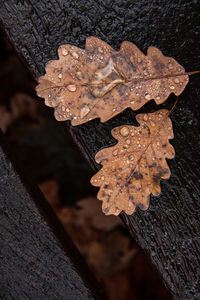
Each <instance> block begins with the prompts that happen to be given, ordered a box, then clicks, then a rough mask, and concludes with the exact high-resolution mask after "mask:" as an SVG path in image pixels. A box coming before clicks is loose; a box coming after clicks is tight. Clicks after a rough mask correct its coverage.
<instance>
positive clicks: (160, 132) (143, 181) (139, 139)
mask: <svg viewBox="0 0 200 300" xmlns="http://www.w3.org/2000/svg"><path fill="white" fill-rule="evenodd" d="M136 119H137V121H138V123H139V124H140V126H124V125H123V126H119V127H116V128H114V129H113V130H112V135H113V137H114V138H115V139H117V140H118V143H117V144H116V145H114V146H112V147H109V148H106V149H103V150H101V151H99V152H98V153H97V154H96V157H95V159H96V162H97V163H100V164H102V166H103V167H102V169H101V170H100V171H99V172H98V173H97V174H95V175H94V176H93V177H92V179H91V183H92V184H93V185H94V186H99V187H100V191H99V193H98V195H97V197H98V199H99V200H102V201H103V205H102V210H103V212H104V213H105V214H106V215H110V214H113V215H118V214H119V213H120V212H121V211H125V212H126V213H127V214H129V215H130V214H132V213H133V212H134V211H135V209H136V207H137V206H139V207H140V208H141V209H143V210H146V209H147V208H148V207H149V197H150V194H153V195H154V196H158V195H159V194H160V191H161V189H160V179H168V178H169V177H170V169H169V167H168V164H167V162H166V158H170V159H171V158H173V157H174V148H173V146H172V145H171V144H170V143H169V139H172V138H173V129H172V123H171V120H170V118H169V111H167V110H159V111H156V112H154V113H148V114H138V115H137V116H136Z"/></svg>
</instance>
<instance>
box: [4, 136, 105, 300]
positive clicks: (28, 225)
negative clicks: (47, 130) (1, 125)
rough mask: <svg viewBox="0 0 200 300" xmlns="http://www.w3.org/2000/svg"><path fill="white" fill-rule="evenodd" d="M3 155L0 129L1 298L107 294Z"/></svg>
mask: <svg viewBox="0 0 200 300" xmlns="http://www.w3.org/2000/svg"><path fill="white" fill-rule="evenodd" d="M5 152H6V154H5ZM7 154H8V149H7V147H6V143H5V140H4V138H3V135H2V133H1V132H0V199H1V205H0V207H1V224H0V228H1V230H0V232H1V233H0V239H1V257H2V259H1V263H0V270H1V292H0V295H1V297H0V298H1V299H63V300H64V299H69V300H71V299H82V300H85V299H99V300H101V299H106V298H105V296H104V294H103V291H102V290H101V289H100V288H99V286H98V284H97V282H96V281H95V279H94V278H93V275H92V274H90V271H89V269H88V267H87V266H86V265H85V263H84V261H83V258H81V256H80V254H79V252H78V250H77V249H76V248H75V246H74V245H73V244H72V241H71V240H70V238H69V237H68V236H67V234H66V232H65V231H64V229H63V228H62V226H61V225H60V223H59V222H58V221H57V219H56V216H55V215H54V213H53V212H52V211H51V209H50V207H49V206H48V203H47V202H46V200H45V199H44V198H43V197H42V194H41V193H40V192H39V190H38V189H37V188H36V187H35V186H34V185H33V184H32V183H31V182H28V180H27V176H26V175H21V176H19V175H18V174H17V173H16V171H15V169H14V167H13V163H12V162H11V161H10V158H8V156H7ZM15 167H16V166H15ZM49 220H51V221H49ZM49 223H51V226H50V225H49Z"/></svg>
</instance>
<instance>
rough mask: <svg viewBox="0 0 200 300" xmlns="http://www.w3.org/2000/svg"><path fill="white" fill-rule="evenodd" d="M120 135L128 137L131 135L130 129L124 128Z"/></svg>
mask: <svg viewBox="0 0 200 300" xmlns="http://www.w3.org/2000/svg"><path fill="white" fill-rule="evenodd" d="M120 134H121V135H122V136H128V135H129V129H128V127H122V128H121V130H120Z"/></svg>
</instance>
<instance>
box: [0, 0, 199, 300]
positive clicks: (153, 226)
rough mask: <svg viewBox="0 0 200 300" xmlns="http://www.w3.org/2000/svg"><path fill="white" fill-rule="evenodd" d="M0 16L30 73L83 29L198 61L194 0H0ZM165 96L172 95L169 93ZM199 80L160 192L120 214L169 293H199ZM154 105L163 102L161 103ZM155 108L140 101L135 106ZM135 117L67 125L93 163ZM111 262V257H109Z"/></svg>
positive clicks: (115, 42)
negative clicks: (143, 204)
mask: <svg viewBox="0 0 200 300" xmlns="http://www.w3.org/2000/svg"><path fill="white" fill-rule="evenodd" d="M0 3H1V10H0V19H1V24H2V27H3V29H4V30H5V32H6V33H7V36H8V37H9V39H10V41H11V42H12V44H13V46H14V47H15V49H16V50H17V52H18V54H19V55H20V57H21V58H22V59H23V60H24V61H25V63H26V64H27V65H28V67H29V69H30V70H31V71H32V74H33V75H34V76H35V78H37V77H38V76H40V75H42V74H44V67H45V63H46V62H47V61H48V60H50V59H56V57H57V55H56V50H57V47H58V46H59V45H61V44H64V43H71V44H73V45H76V46H78V47H84V43H85V38H86V37H87V36H90V35H94V36H97V37H99V38H101V39H102V40H105V41H106V42H108V43H109V44H111V46H112V47H114V48H115V49H117V48H118V47H119V46H120V44H121V42H122V41H123V40H128V41H131V42H134V43H135V44H136V45H137V46H138V47H139V48H140V49H141V50H144V51H146V49H147V47H148V46H150V45H153V46H156V47H158V48H159V49H161V50H162V51H163V53H164V54H165V55H168V56H171V57H174V58H175V59H176V60H177V61H178V62H180V63H181V64H182V65H183V66H184V67H185V68H186V70H187V71H195V70H198V69H200V66H199V61H200V51H199V49H200V47H199V46H200V45H199V42H200V41H199V34H200V26H199V20H200V16H199V11H200V3H199V1H196V0H188V1H186V0H181V1H172V0H170V1H158V0H152V1H145V0H140V1H139V0H138V1H123V0H118V1H101V0H97V1H92V0H77V1H72V0H70V1H61V0H49V1H36V0H29V1H14V0H7V1H2V0H1V1H0ZM168 103H169V106H168V108H169V107H170V105H171V104H172V97H170V100H169V101H168ZM199 103H200V88H199V75H196V76H194V77H191V79H190V84H189V85H188V86H187V88H186V90H185V91H184V93H183V94H182V95H181V96H180V100H179V103H178V105H177V106H176V108H175V110H174V112H173V113H172V121H173V125H174V132H175V139H174V140H173V141H172V144H173V145H174V147H175V150H176V157H175V159H174V160H173V161H169V166H170V169H171V171H172V176H171V178H170V179H169V180H167V181H165V182H164V181H163V182H162V194H161V196H160V197H157V198H155V197H152V198H151V205H150V208H149V210H147V211H145V212H143V211H141V210H139V209H138V210H137V212H136V213H135V214H134V215H133V216H126V215H125V214H122V219H123V220H124V222H125V223H126V224H127V227H128V229H129V231H130V233H131V234H132V235H133V236H134V237H135V239H136V240H137V242H138V243H139V245H140V246H141V248H142V249H143V250H144V251H145V252H146V253H147V254H148V255H149V256H150V258H151V261H152V263H153V264H154V265H155V266H156V268H157V269H158V270H159V271H160V273H161V275H162V277H163V279H164V282H165V283H166V285H167V286H168V288H169V289H170V291H171V293H172V295H173V296H174V299H181V300H184V299H185V300H188V299H194V300H195V299H196V300H197V299H200V284H199V278H200V268H199V266H200V250H199V249H200V219H199V209H200V197H199V190H200V181H199V172H200V164H199V161H200V155H199V146H200V130H199V120H200V108H199ZM161 107H166V106H165V105H162V106H161ZM150 109H154V110H155V109H158V108H156V107H155V105H154V104H152V103H150V104H148V105H146V106H145V107H144V108H143V109H141V110H140V112H143V111H149V110H150ZM121 124H135V112H131V111H130V110H126V111H125V112H124V113H122V114H120V115H119V116H117V117H115V118H114V119H113V120H110V121H109V122H107V123H104V124H101V123H100V122H99V120H94V121H91V122H89V123H87V124H85V125H81V126H78V127H76V128H73V127H71V126H70V125H69V123H67V127H68V129H69V130H70V132H71V134H72V136H73V138H74V140H75V141H76V142H77V144H78V146H79V147H80V149H81V151H82V152H83V154H84V155H85V156H86V158H87V159H88V160H89V162H90V163H91V165H92V167H93V168H94V170H97V169H99V168H100V166H99V165H97V164H96V163H95V162H94V154H95V153H96V152H97V151H99V150H100V149H102V148H103V147H107V146H109V145H113V144H114V143H115V140H114V139H113V138H112V137H111V134H110V130H111V129H112V128H113V127H114V126H119V125H121ZM116 263H117V262H116Z"/></svg>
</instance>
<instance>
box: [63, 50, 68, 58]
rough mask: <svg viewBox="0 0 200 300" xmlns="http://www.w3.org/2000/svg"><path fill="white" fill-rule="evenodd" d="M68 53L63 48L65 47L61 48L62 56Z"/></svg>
mask: <svg viewBox="0 0 200 300" xmlns="http://www.w3.org/2000/svg"><path fill="white" fill-rule="evenodd" d="M67 54H68V51H67V49H65V48H62V55H63V56H66V55H67Z"/></svg>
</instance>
